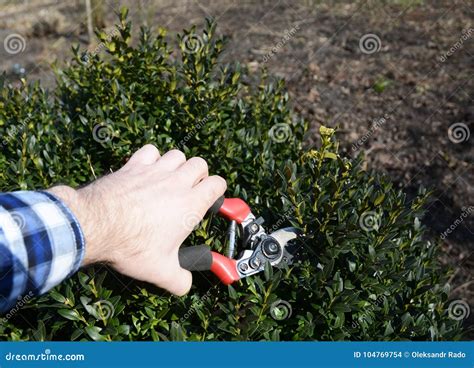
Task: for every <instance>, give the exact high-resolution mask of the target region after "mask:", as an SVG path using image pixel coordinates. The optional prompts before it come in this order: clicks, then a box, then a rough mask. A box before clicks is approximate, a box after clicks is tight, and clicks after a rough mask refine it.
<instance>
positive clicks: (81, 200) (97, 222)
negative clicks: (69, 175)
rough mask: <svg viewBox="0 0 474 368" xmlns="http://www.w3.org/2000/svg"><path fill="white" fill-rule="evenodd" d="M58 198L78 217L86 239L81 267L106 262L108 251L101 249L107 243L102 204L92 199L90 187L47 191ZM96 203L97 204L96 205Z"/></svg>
mask: <svg viewBox="0 0 474 368" xmlns="http://www.w3.org/2000/svg"><path fill="white" fill-rule="evenodd" d="M47 191H48V192H50V193H52V194H53V195H55V196H56V197H58V198H59V199H60V200H61V201H62V202H63V203H64V204H65V205H66V206H67V207H68V208H69V209H70V210H71V211H72V213H73V214H74V216H76V218H77V220H78V222H79V226H80V227H81V230H82V232H83V234H84V238H85V244H86V245H85V255H84V260H83V263H82V265H81V266H87V265H89V264H92V263H98V262H106V261H107V259H106V258H105V257H104V254H106V251H105V250H104V249H102V250H101V249H100V248H101V245H102V244H106V243H105V239H104V236H103V234H106V233H107V232H106V231H105V230H104V229H103V227H104V224H103V223H102V221H101V216H100V211H101V209H100V204H99V203H97V202H95V201H94V199H93V198H90V197H91V193H90V191H89V190H88V187H85V188H82V189H78V190H76V189H73V188H71V187H69V186H66V185H59V186H55V187H53V188H50V189H48V190H47ZM94 202H95V203H94Z"/></svg>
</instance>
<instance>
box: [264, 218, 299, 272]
mask: <svg viewBox="0 0 474 368" xmlns="http://www.w3.org/2000/svg"><path fill="white" fill-rule="evenodd" d="M302 234H303V232H302V231H301V230H300V229H298V228H296V227H284V228H282V229H279V230H277V231H275V232H273V233H271V234H270V236H271V237H272V238H273V239H275V240H276V241H277V242H278V243H279V244H280V246H281V247H282V248H283V255H282V257H281V260H280V262H278V263H277V264H275V266H276V267H283V266H284V265H285V264H288V265H290V264H291V263H292V261H293V257H294V253H295V251H296V250H297V249H298V248H299V246H297V245H295V244H292V243H290V242H291V241H292V240H294V239H296V238H298V236H301V235H302Z"/></svg>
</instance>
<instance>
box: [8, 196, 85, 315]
mask: <svg viewBox="0 0 474 368" xmlns="http://www.w3.org/2000/svg"><path fill="white" fill-rule="evenodd" d="M84 249H85V242H84V236H83V234H82V231H81V228H80V226H79V223H78V221H77V219H76V218H75V216H74V215H73V214H72V212H71V211H70V210H69V208H67V207H66V206H65V205H64V203H62V202H61V201H60V200H59V199H58V198H56V197H55V196H53V195H52V194H50V193H47V192H29V191H21V192H12V193H3V194H0V312H6V311H8V309H9V308H11V307H12V306H13V305H14V304H15V303H16V302H17V301H18V300H19V299H21V298H22V296H25V295H27V294H28V295H32V294H33V295H39V294H42V293H44V292H46V291H48V290H49V289H51V288H52V287H54V286H56V285H57V284H59V283H60V282H61V281H63V280H64V279H65V278H67V277H69V276H70V275H72V274H73V273H75V272H76V271H77V270H78V268H79V267H80V265H81V263H82V259H83V257H84Z"/></svg>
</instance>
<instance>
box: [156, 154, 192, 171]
mask: <svg viewBox="0 0 474 368" xmlns="http://www.w3.org/2000/svg"><path fill="white" fill-rule="evenodd" d="M185 162H186V156H184V153H183V152H181V151H178V150H171V151H168V152H166V153H165V154H164V155H163V156H162V157H161V158H160V159H159V160H158V161H157V162H156V167H157V169H160V170H166V171H169V172H171V171H175V170H177V169H178V168H179V167H180V166H181V165H183V164H184V163H185Z"/></svg>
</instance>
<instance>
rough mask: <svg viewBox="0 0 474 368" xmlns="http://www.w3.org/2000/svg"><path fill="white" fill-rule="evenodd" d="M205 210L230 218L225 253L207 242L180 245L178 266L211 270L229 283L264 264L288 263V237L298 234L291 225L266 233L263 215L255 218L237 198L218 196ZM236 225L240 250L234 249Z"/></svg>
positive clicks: (291, 258)
mask: <svg viewBox="0 0 474 368" xmlns="http://www.w3.org/2000/svg"><path fill="white" fill-rule="evenodd" d="M208 213H213V214H219V215H221V216H223V217H224V218H226V219H228V220H230V226H229V231H228V234H229V242H228V244H229V246H228V252H227V256H225V255H222V254H220V253H217V252H213V251H211V249H210V247H209V246H207V245H198V246H192V247H183V248H181V249H180V250H179V262H180V264H181V267H183V268H184V269H187V270H189V271H212V272H213V273H214V274H215V275H216V276H217V277H218V278H219V279H220V281H221V282H222V283H223V284H225V285H229V284H232V283H233V282H235V281H238V280H240V279H242V278H244V277H248V276H251V275H254V274H256V273H259V272H262V271H263V270H264V269H265V264H266V263H270V265H272V266H276V267H282V266H283V265H284V264H291V262H292V260H293V256H294V254H293V253H292V251H291V249H294V248H293V247H292V243H291V241H292V240H294V239H296V238H297V237H298V236H299V235H301V231H300V230H299V229H297V228H294V227H285V228H281V229H279V230H276V231H274V232H272V233H270V234H268V233H267V232H266V231H265V229H264V228H263V226H262V224H263V219H262V218H261V217H260V218H257V217H256V216H255V215H254V214H253V213H252V211H251V210H250V207H249V206H248V205H247V203H245V201H243V200H242V199H240V198H224V197H223V196H222V197H220V198H219V199H218V200H217V201H216V202H215V203H214V205H213V206H212V207H211V208H210V209H209V211H208ZM237 225H238V229H239V234H240V237H239V240H240V252H239V253H238V256H237V258H233V256H234V253H235V244H236V233H237V231H236V230H237Z"/></svg>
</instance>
